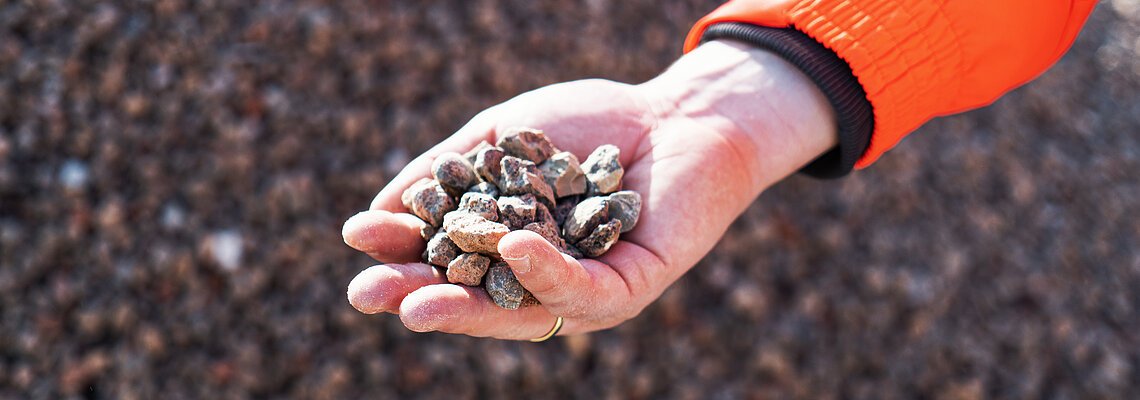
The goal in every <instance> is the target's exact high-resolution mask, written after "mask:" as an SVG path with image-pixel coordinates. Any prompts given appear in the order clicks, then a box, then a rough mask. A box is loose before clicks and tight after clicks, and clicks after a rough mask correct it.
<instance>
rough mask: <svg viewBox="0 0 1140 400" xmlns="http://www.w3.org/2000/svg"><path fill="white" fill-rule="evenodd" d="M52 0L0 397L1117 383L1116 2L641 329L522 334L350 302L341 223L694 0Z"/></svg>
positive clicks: (1, 167)
mask: <svg viewBox="0 0 1140 400" xmlns="http://www.w3.org/2000/svg"><path fill="white" fill-rule="evenodd" d="M75 3H81V4H64V2H60V1H49V0H45V1H18V0H17V1H12V2H4V3H0V263H2V264H0V265H2V267H0V398H123V399H131V398H140V399H147V398H169V399H179V398H250V397H252V398H267V397H299V398H348V397H360V396H368V397H373V398H404V397H422V398H437V397H438V398H442V397H448V398H483V397H496V398H502V397H523V396H536V397H583V398H691V399H704V398H714V399H717V398H741V397H771V398H792V397H798V398H939V399H941V398H945V399H972V398H986V397H996V398H1125V397H1130V396H1133V395H1134V394H1135V393H1137V392H1138V391H1140V334H1138V333H1137V332H1140V315H1138V308H1140V290H1136V288H1138V287H1140V250H1137V248H1138V244H1140V218H1137V215H1140V202H1138V201H1137V200H1136V199H1137V198H1138V197H1140V183H1138V182H1137V171H1140V40H1138V37H1140V2H1138V1H1136V0H1113V1H1111V2H1105V3H1103V4H1102V5H1101V6H1100V7H1099V8H1098V10H1097V11H1096V12H1095V13H1094V15H1093V16H1092V19H1091V22H1090V23H1089V25H1088V26H1087V27H1086V29H1085V31H1084V32H1083V34H1082V36H1081V37H1080V39H1079V40H1078V42H1077V44H1076V46H1075V47H1074V49H1073V51H1071V52H1070V53H1069V54H1068V55H1067V56H1066V57H1065V59H1064V60H1062V61H1061V63H1060V64H1058V65H1057V66H1056V67H1055V68H1053V69H1052V70H1050V71H1049V72H1048V73H1046V74H1045V75H1044V76H1042V77H1041V78H1040V79H1038V80H1037V81H1035V82H1033V83H1032V84H1030V85H1028V86H1026V87H1024V88H1022V89H1019V90H1017V91H1016V92H1014V93H1013V94H1011V95H1009V96H1006V97H1005V98H1003V99H1002V100H1000V101H998V102H997V103H996V104H995V105H993V106H991V107H988V108H986V109H983V110H978V111H974V112H970V113H967V114H965V115H960V116H955V117H950V118H944V119H940V120H937V121H934V122H933V123H930V124H928V125H926V126H925V127H923V128H922V129H921V130H920V132H918V133H916V134H915V135H914V136H912V138H910V139H908V140H906V141H905V142H904V143H903V144H902V145H901V146H899V148H897V149H896V150H895V151H893V152H892V153H890V154H889V155H888V156H886V157H885V158H884V159H883V160H882V161H881V162H880V163H878V164H876V165H875V166H874V167H873V168H871V169H869V170H866V171H862V172H859V173H856V174H855V175H853V176H851V177H850V178H847V179H844V180H841V181H816V180H812V179H809V178H804V177H794V178H791V179H789V180H787V181H785V182H784V183H781V184H780V185H778V186H776V187H775V188H773V189H772V190H770V191H769V192H767V193H765V194H764V195H763V196H761V198H760V199H759V200H758V201H757V203H758V204H756V205H755V206H754V207H752V208H751V209H749V210H748V211H747V212H746V213H745V214H744V215H743V216H742V217H741V218H740V219H739V220H738V221H737V222H736V223H735V224H734V225H733V226H732V228H731V230H730V232H729V234H728V235H727V236H726V238H724V239H723V240H722V241H721V243H720V244H719V245H718V247H717V248H716V250H715V251H714V252H713V253H711V254H710V255H709V256H708V257H706V258H705V260H704V261H702V262H701V263H700V264H699V265H698V266H697V267H696V268H695V269H694V270H693V271H692V272H691V273H690V274H688V275H687V276H685V277H684V278H683V279H681V280H680V281H679V282H678V283H677V284H675V285H674V286H673V287H672V288H671V289H669V290H668V291H667V292H666V293H665V294H664V295H663V296H662V298H661V299H660V300H659V301H657V302H656V303H654V304H653V305H652V306H651V307H649V308H648V309H647V310H646V311H645V312H644V313H642V314H641V315H640V316H639V317H637V318H636V319H634V320H632V321H630V322H628V323H626V324H624V325H622V326H620V327H618V328H616V329H613V330H610V331H606V332H601V333H596V334H593V335H588V336H580V337H574V338H567V339H557V340H554V341H552V342H548V343H544V344H541V345H534V344H529V343H513V342H501V341H493V340H477V339H471V338H466V337H456V336H449V335H443V334H414V333H411V332H408V331H406V330H404V329H403V327H402V325H400V323H399V321H398V319H397V318H393V317H390V316H364V315H361V314H358V313H357V312H356V311H354V310H353V309H352V308H351V307H350V306H349V305H348V304H347V302H346V301H345V296H344V289H345V286H346V285H347V283H348V281H349V280H350V279H351V278H352V276H353V275H355V273H356V272H358V271H359V270H360V269H362V268H363V267H365V266H367V265H369V260H368V258H367V257H365V256H363V255H360V254H356V253H354V252H353V251H351V250H350V249H349V248H347V247H346V246H345V245H344V244H343V243H341V240H340V234H339V232H340V224H341V222H342V221H343V220H345V219H346V218H347V217H348V216H351V215H352V214H353V213H355V212H356V211H357V210H359V209H362V208H364V207H365V206H366V205H367V204H368V201H369V199H370V198H371V196H372V195H373V194H374V193H375V191H376V190H378V189H379V188H380V187H381V186H382V185H383V184H384V182H386V180H387V179H389V178H390V177H392V176H393V175H394V173H396V172H397V171H398V170H399V169H400V167H402V166H403V165H404V164H405V163H406V162H407V161H408V160H409V159H410V158H411V157H413V156H414V155H415V154H418V153H419V152H420V151H423V150H424V149H426V148H428V147H429V146H430V145H432V144H433V143H435V142H437V141H439V140H441V139H442V138H444V137H445V136H446V135H447V134H448V132H450V131H452V130H454V129H455V128H456V127H458V126H459V125H461V124H462V123H463V122H464V121H465V120H466V119H467V118H470V116H471V115H473V114H474V113H476V112H477V111H479V110H480V109H482V108H485V107H487V106H490V105H492V104H495V103H497V102H499V101H502V100H505V99H507V98H509V97H511V96H513V95H515V94H517V93H520V92H522V91H526V90H529V89H532V88H536V87H539V86H542V85H545V84H549V83H553V82H558V81H563V80H569V79H577V78H583V77H606V78H611V79H617V80H623V81H641V80H644V79H647V78H648V77H651V76H653V75H654V74H656V73H657V72H658V71H660V70H661V69H663V68H664V67H665V66H667V65H668V64H669V62H670V61H671V60H673V59H675V58H676V57H677V55H678V52H679V50H678V47H679V46H680V42H681V39H682V37H683V34H684V32H685V31H686V30H687V28H688V27H689V26H690V25H691V24H692V23H693V22H694V21H695V20H696V19H697V18H698V17H699V16H700V15H702V14H704V13H706V12H708V11H709V10H711V9H712V8H714V7H715V6H716V5H717V3H718V1H716V0H700V1H698V0H686V1H671V2H658V1H650V0H628V1H606V0H592V1H575V2H560V1H532V2H509V3H508V2H506V1H500V0H476V1H468V2H459V1H451V2H447V1H435V2H364V1H351V0H350V1H339V2H326V1H318V0H304V1H295V2H285V1H266V2H258V4H252V2H237V1H233V2H223V1H217V0H208V1H180V0H157V1H126V0H125V1H121V2H117V3H118V4H115V5H111V4H104V3H99V2H93V1H86V2H84V1H79V2H75ZM662 3H665V4H662Z"/></svg>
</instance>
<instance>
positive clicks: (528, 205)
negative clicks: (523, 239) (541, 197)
mask: <svg viewBox="0 0 1140 400" xmlns="http://www.w3.org/2000/svg"><path fill="white" fill-rule="evenodd" d="M498 205H499V218H500V219H499V220H500V221H501V222H502V223H503V224H505V225H507V227H508V228H511V229H512V230H513V229H522V227H523V225H526V224H529V223H531V222H532V221H534V215H535V212H536V211H537V208H538V207H537V202H536V201H535V200H534V195H532V194H529V193H528V194H524V195H522V196H502V197H499V201H498Z"/></svg>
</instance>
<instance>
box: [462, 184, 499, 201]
mask: <svg viewBox="0 0 1140 400" xmlns="http://www.w3.org/2000/svg"><path fill="white" fill-rule="evenodd" d="M467 192H468V193H482V194H485V195H488V196H491V197H494V198H498V197H499V187H498V186H495V184H493V183H491V182H479V183H476V184H475V186H472V187H469V188H467Z"/></svg>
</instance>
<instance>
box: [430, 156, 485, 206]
mask: <svg viewBox="0 0 1140 400" xmlns="http://www.w3.org/2000/svg"><path fill="white" fill-rule="evenodd" d="M431 174H432V176H433V177H435V180H436V181H437V182H439V184H440V185H442V186H443V188H444V189H447V193H448V194H450V195H451V196H452V197H457V196H460V195H462V194H463V192H465V191H467V188H469V187H471V185H474V184H476V183H478V182H479V178H478V177H476V176H475V167H473V166H472V165H471V163H470V162H468V161H467V159H466V158H463V156H462V155H460V154H459V153H453V152H449V153H443V154H440V155H439V156H438V157H436V159H435V161H433V162H432V164H431Z"/></svg>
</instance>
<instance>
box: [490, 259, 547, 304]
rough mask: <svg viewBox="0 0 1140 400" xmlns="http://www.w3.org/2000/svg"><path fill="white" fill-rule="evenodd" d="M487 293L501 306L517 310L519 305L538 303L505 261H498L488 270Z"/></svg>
mask: <svg viewBox="0 0 1140 400" xmlns="http://www.w3.org/2000/svg"><path fill="white" fill-rule="evenodd" d="M486 287H487V294H488V295H490V296H491V300H493V301H494V302H495V304H497V305H499V307H502V308H505V309H508V310H516V309H518V308H519V307H524V306H527V305H533V304H538V301H537V300H535V299H534V295H533V294H531V293H530V292H529V291H527V290H526V288H524V287H523V285H522V284H521V283H519V280H518V278H516V277H515V273H514V271H511V267H510V266H508V265H507V263H505V262H498V263H495V264H494V265H492V266H491V268H490V269H489V270H487V285H486Z"/></svg>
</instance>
